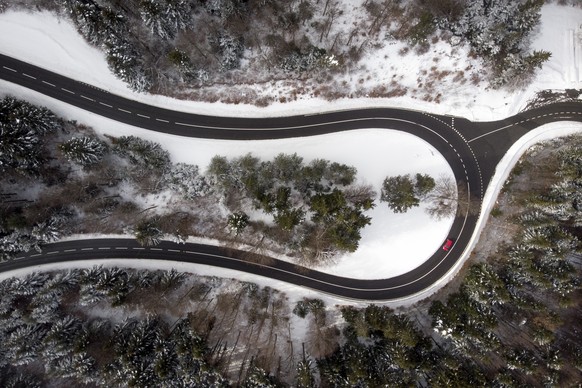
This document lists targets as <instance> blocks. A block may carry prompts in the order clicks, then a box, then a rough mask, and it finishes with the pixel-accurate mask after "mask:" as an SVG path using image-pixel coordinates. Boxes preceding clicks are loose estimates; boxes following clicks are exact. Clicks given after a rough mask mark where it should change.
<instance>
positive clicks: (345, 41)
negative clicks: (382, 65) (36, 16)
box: [0, 0, 551, 105]
mask: <svg viewBox="0 0 582 388" xmlns="http://www.w3.org/2000/svg"><path fill="white" fill-rule="evenodd" d="M543 3H544V0H512V1H505V0H503V1H500V0H494V1H470V0H439V1H426V0H408V1H403V0H365V1H362V2H358V3H354V4H351V3H350V2H345V1H340V0H290V1H287V0H286V1H280V0H245V1H242V0H130V1H116V0H99V1H97V0H65V1H59V2H56V1H50V0H18V1H10V2H0V4H3V6H0V10H6V9H8V8H9V7H24V8H29V9H36V10H38V9H48V10H51V11H54V12H56V13H58V14H59V15H62V16H63V17H66V18H69V19H70V20H72V22H73V23H74V25H75V26H76V27H77V29H78V31H79V33H80V34H81V35H82V36H83V37H84V38H85V39H86V40H87V41H88V42H89V43H90V44H92V45H94V46H96V47H99V48H100V49H101V50H102V51H103V52H104V55H105V57H106V59H107V63H108V65H109V68H110V69H111V71H112V72H113V73H114V74H116V75H117V76H118V77H119V78H120V79H122V80H123V81H125V82H126V83H127V84H128V85H129V86H130V87H131V88H132V89H133V90H136V91H148V92H151V93H157V94H166V95H171V96H174V97H180V98H186V99H197V100H204V101H216V100H221V101H223V102H228V103H240V102H250V103H254V104H257V105H268V104H270V103H272V102H273V101H275V98H276V96H275V95H273V94H272V93H271V95H269V94H268V93H258V92H257V91H256V90H253V89H252V88H244V86H245V85H249V86H250V85H264V87H265V90H266V89H267V88H268V87H269V86H270V87H272V86H275V84H276V85H277V86H276V87H289V86H290V85H292V86H291V87H293V88H294V89H295V92H294V93H295V97H293V96H291V97H289V98H291V99H293V98H296V97H297V95H312V96H316V97H317V96H319V97H323V98H327V99H335V98H339V97H359V96H372V97H391V96H401V95H406V94H407V93H410V95H413V96H414V97H415V98H422V99H424V100H427V101H433V100H436V101H437V102H438V99H439V98H438V95H437V93H435V83H437V84H439V83H443V82H444V81H445V80H448V79H449V78H450V80H448V81H447V82H449V81H450V82H452V83H459V84H463V83H466V82H471V83H473V84H475V85H479V84H481V85H484V86H490V87H493V88H518V87H522V86H525V85H526V84H527V82H528V80H529V79H531V77H532V76H533V75H534V73H535V70H536V69H537V68H539V67H541V65H542V64H543V63H544V62H545V61H546V60H547V59H548V58H549V56H550V55H551V54H550V53H549V52H547V51H531V50H530V49H529V42H530V35H531V33H532V32H533V31H535V29H536V27H537V26H538V24H539V20H540V13H539V12H540V8H541V6H542V5H543ZM443 42H444V44H445V45H447V46H448V47H449V49H451V50H452V52H453V55H457V54H454V51H455V47H461V46H462V47H467V48H468V50H469V56H470V57H472V58H479V60H480V63H481V65H480V67H482V69H479V70H477V69H473V68H472V66H468V67H467V68H466V69H451V70H450V69H448V68H447V69H444V68H439V63H438V62H439V58H437V57H435V58H434V66H432V67H431V69H430V74H428V71H427V70H423V74H421V76H420V77H419V84H418V91H412V90H411V91H408V90H406V89H407V88H406V87H404V86H402V85H400V84H399V83H398V76H399V75H398V74H394V77H393V78H392V80H391V81H388V82H386V83H382V84H375V85H373V86H370V87H363V86H362V87H361V88H355V89H353V88H351V87H346V86H347V82H348V81H347V78H349V77H350V74H352V73H353V72H354V71H359V70H360V69H363V68H365V66H366V63H364V62H363V58H364V56H365V54H366V53H367V52H368V51H369V50H371V49H372V48H374V47H376V46H378V45H385V44H388V45H392V44H402V49H401V50H400V52H399V54H398V55H399V56H400V57H402V58H404V57H405V56H406V55H407V53H408V52H410V51H414V52H415V53H417V54H422V53H427V52H429V51H435V52H436V49H434V47H436V45H437V44H440V43H443ZM458 55H459V56H461V55H465V54H458ZM402 58H399V57H395V58H386V67H387V68H389V67H390V63H391V62H394V61H399V60H401V59H402ZM459 58H460V57H459ZM458 60H460V61H461V63H463V58H460V59H458ZM458 60H457V61H458ZM387 71H389V70H387ZM362 74H364V75H365V72H363V73H362ZM285 82H288V84H285ZM365 82H366V80H365V79H364V78H362V79H361V80H360V81H359V84H364V83H365ZM229 86H238V87H239V89H233V91H232V92H228V91H227V89H228V87H229ZM241 88H242V89H241ZM221 90H222V91H221ZM287 98H288V97H284V98H283V101H281V102H285V100H286V99H287Z"/></svg>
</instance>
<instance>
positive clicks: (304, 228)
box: [208, 154, 375, 263]
mask: <svg viewBox="0 0 582 388" xmlns="http://www.w3.org/2000/svg"><path fill="white" fill-rule="evenodd" d="M208 177H209V178H210V180H211V181H212V182H214V184H215V185H216V187H218V188H219V190H220V193H221V194H222V195H223V196H224V198H225V204H226V205H227V206H228V207H229V208H230V209H231V211H232V212H233V214H234V215H235V216H234V217H231V218H230V220H229V224H230V226H231V228H232V229H233V230H234V231H235V233H237V234H239V233H241V232H242V231H243V230H244V228H245V227H246V225H247V224H248V219H246V218H245V215H244V214H243V213H244V212H243V210H244V205H245V201H244V200H245V199H246V200H250V202H251V203H252V206H254V208H255V209H257V210H261V211H262V212H264V213H266V214H270V215H272V216H273V220H274V224H275V225H274V226H275V228H272V227H269V226H268V225H264V226H263V229H264V232H265V233H268V234H270V235H272V234H274V233H276V234H277V235H278V236H279V239H280V240H282V241H285V244H286V245H287V248H288V249H289V252H294V251H295V252H301V256H303V258H304V259H306V260H308V261H309V262H312V263H316V262H320V261H321V260H323V259H325V258H329V257H333V256H335V255H337V253H338V252H346V251H347V252H353V251H355V250H356V249H357V248H358V242H359V240H360V238H361V236H360V230H361V229H362V228H364V227H365V226H366V225H369V224H370V221H371V219H370V217H368V216H366V215H365V214H364V212H365V211H366V210H369V209H371V208H372V207H373V206H374V203H373V201H374V196H375V193H374V191H373V190H372V189H371V188H370V187H367V186H358V185H356V184H355V178H356V169H355V168H353V167H349V166H347V165H345V164H339V163H336V162H333V163H330V162H328V161H326V160H322V159H315V160H313V161H311V162H310V163H309V164H306V163H304V162H303V158H301V157H300V156H298V155H297V154H292V155H285V154H279V155H278V156H276V157H275V158H274V159H273V161H261V160H260V159H258V158H256V157H254V156H252V155H250V154H248V155H246V156H243V157H240V158H235V159H232V160H228V159H227V158H224V157H215V158H213V159H212V161H211V163H210V166H209V167H208ZM245 220H246V221H245ZM241 221H242V222H241Z"/></svg>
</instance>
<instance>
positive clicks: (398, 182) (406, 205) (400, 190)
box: [380, 175, 420, 213]
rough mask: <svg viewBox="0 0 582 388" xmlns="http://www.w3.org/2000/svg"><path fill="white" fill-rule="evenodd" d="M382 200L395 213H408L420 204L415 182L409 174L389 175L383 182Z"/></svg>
mask: <svg viewBox="0 0 582 388" xmlns="http://www.w3.org/2000/svg"><path fill="white" fill-rule="evenodd" d="M380 201H383V202H387V203H388V207H389V208H390V209H392V210H393V211H394V212H395V213H406V212H407V211H408V210H409V209H411V208H413V207H416V206H418V205H419V204H420V200H419V199H418V198H417V196H416V195H415V192H414V182H413V181H412V179H411V177H410V176H409V175H398V176H394V177H388V178H386V179H385V180H384V183H383V184H382V194H381V196H380Z"/></svg>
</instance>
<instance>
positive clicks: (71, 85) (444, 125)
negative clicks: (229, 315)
mask: <svg viewBox="0 0 582 388" xmlns="http://www.w3.org/2000/svg"><path fill="white" fill-rule="evenodd" d="M0 79H3V80H5V81H8V82H12V83H14V84H18V85H21V86H24V87H26V88H29V89H31V90H34V91H37V92H39V93H42V94H44V95H46V96H47V97H51V98H54V99H57V100H60V101H63V102H65V103H68V104H70V105H73V106H76V107H79V108H81V109H84V110H87V111H90V112H93V113H96V114H98V115H101V116H103V117H107V118H109V119H112V120H116V121H119V122H122V123H126V124H130V125H133V126H136V127H141V128H145V129H148V130H152V131H158V132H164V133H168V134H173V135H178V136H187V137H199V138H210V139H232V140H251V139H252V140H261V139H276V138H290V137H300V136H314V135H321V134H326V133H332V132H339V131H347V130H357V129H362V128H386V129H393V130H400V131H403V132H407V133H410V134H413V135H415V136H418V137H420V138H422V139H424V140H425V141H427V142H428V143H430V144H431V145H432V146H433V147H435V148H436V149H437V150H438V151H439V152H440V153H441V154H442V155H443V156H444V157H445V159H446V160H447V162H448V163H449V165H450V166H451V168H452V170H453V173H454V175H455V178H456V180H457V181H458V182H461V184H464V185H467V198H465V200H466V201H467V202H468V203H470V204H471V205H472V206H478V207H479V209H480V208H481V205H482V199H483V196H484V194H485V191H486V190H487V187H488V185H489V182H490V181H491V178H492V177H493V174H494V173H495V168H496V166H497V164H498V163H499V161H500V160H501V158H502V157H503V156H504V155H505V153H506V152H507V151H508V150H509V148H510V147H511V146H512V145H513V144H514V143H515V142H516V141H517V140H518V139H519V138H521V137H522V136H523V135H525V134H527V133H528V132H529V131H531V130H533V129H535V128H537V127H538V126H540V125H543V124H547V123H551V122H556V121H564V120H567V121H578V122H582V104H581V103H576V102H571V103H559V104H552V105H547V106H544V107H542V108H538V109H533V110H530V111H526V112H522V113H520V114H518V115H515V116H512V117H509V118H507V119H505V120H500V121H494V122H479V123H477V122H471V121H469V120H466V119H463V118H459V117H452V116H441V115H432V114H427V113H423V112H418V111H411V110H404V109H390V108H374V109H358V110H346V111H338V112H326V113H322V114H315V115H296V116H287V117H273V118H238V117H215V116H206V115H197V114H190V113H184V112H178V111H173V110H168V109H164V108H160V107H156V106H151V105H147V104H143V103H140V102H137V101H133V100H129V99H126V98H124V97H120V96H117V95H114V94H111V93H109V92H108V91H106V90H103V89H100V88H98V87H95V86H92V85H88V84H85V83H83V82H79V81H76V80H72V79H70V78H67V77H64V76H62V75H59V74H56V73H53V72H50V71H47V70H44V69H42V68H39V67H36V66H34V65H31V64H28V63H25V62H22V61H19V60H17V59H14V58H11V57H8V56H4V55H0ZM477 213H479V211H472V212H467V213H465V214H461V213H458V214H457V216H456V218H455V220H454V222H453V225H452V226H451V230H450V232H449V236H452V237H453V238H454V239H455V240H456V242H455V245H454V246H453V247H452V248H451V249H450V250H449V251H448V252H445V251H443V250H440V249H439V250H438V251H437V252H435V253H434V254H433V255H432V256H431V257H430V258H429V259H428V260H427V261H425V262H424V263H423V264H422V265H420V266H419V267H417V268H415V269H414V270H412V271H410V272H408V273H405V274H403V275H400V276H396V277H392V278H389V279H378V280H361V279H351V278H344V277H338V276H333V275H329V274H325V273H322V272H318V271H314V270H310V269H306V268H302V267H298V266H296V265H294V264H291V263H288V262H284V261H279V260H275V259H271V258H267V257H258V256H256V255H255V256H253V257H251V256H252V255H249V254H248V253H246V252H243V251H237V250H232V249H225V248H221V247H217V246H210V245H200V244H190V243H188V244H174V243H170V242H163V243H161V244H160V245H158V246H155V247H142V246H140V245H138V244H137V242H136V241H134V240H131V239H91V240H77V241H67V242H58V243H53V244H49V245H46V246H44V247H43V252H42V253H37V252H29V253H26V254H22V255H21V256H20V257H18V258H17V259H15V260H12V261H9V262H5V263H1V264H0V272H2V271H10V270H14V269H20V268H26V267H31V266H36V265H41V264H49V263H56V262H66V261H76V260H92V259H116V258H120V259H146V258H147V259H157V260H170V261H181V262H188V263H197V264H205V265H211V266H216V267H222V268H228V269H233V270H238V271H244V272H247V273H252V274H256V275H260V276H266V277H269V278H273V279H277V280H281V281H285V282H288V283H293V284H296V285H299V286H302V287H307V288H311V289H314V290H318V291H321V292H325V293H328V294H331V295H335V296H339V297H342V298H347V299H357V300H366V301H390V300H396V299H401V298H406V297H410V296H412V295H415V294H418V293H420V292H422V291H424V290H426V289H428V288H430V287H431V286H433V285H434V284H436V283H438V282H439V280H440V279H441V278H443V277H444V276H445V275H446V274H447V273H448V272H449V271H450V270H451V268H453V267H454V265H455V264H456V263H457V262H458V260H460V259H461V257H462V256H463V253H464V251H465V249H466V247H467V246H468V244H469V243H470V241H471V239H472V236H473V234H474V233H476V225H477V221H478V218H479V216H480V214H477ZM386 260H398V258H395V257H390V252H387V253H386Z"/></svg>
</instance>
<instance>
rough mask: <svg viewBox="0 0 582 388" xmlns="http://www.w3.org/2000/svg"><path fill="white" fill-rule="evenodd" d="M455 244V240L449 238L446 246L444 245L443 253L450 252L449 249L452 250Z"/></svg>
mask: <svg viewBox="0 0 582 388" xmlns="http://www.w3.org/2000/svg"><path fill="white" fill-rule="evenodd" d="M454 243H455V242H454V241H453V240H451V239H450V238H448V239H447V241H445V245H443V251H448V250H449V249H451V247H452V246H453V244H454Z"/></svg>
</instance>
